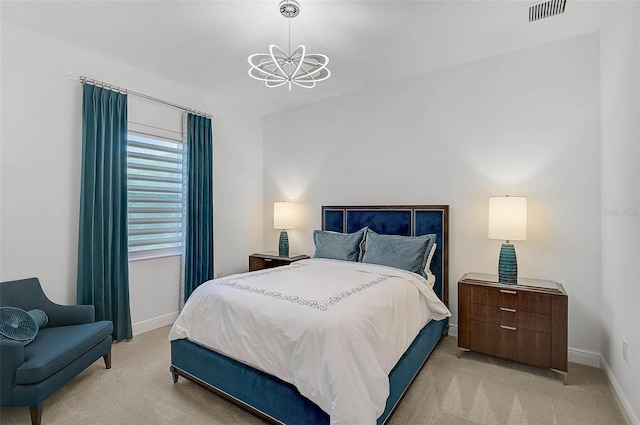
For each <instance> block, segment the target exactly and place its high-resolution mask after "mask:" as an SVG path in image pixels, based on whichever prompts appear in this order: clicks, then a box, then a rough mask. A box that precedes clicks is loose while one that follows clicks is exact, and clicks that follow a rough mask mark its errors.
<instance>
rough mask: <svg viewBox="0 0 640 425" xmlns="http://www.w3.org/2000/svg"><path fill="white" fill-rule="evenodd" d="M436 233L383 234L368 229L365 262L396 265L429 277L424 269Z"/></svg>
mask: <svg viewBox="0 0 640 425" xmlns="http://www.w3.org/2000/svg"><path fill="white" fill-rule="evenodd" d="M435 242H436V235H435V234H428V235H423V236H400V235H381V234H378V233H376V232H374V231H373V230H371V229H368V230H367V235H366V239H365V246H366V249H365V251H364V255H363V256H362V262H363V263H371V264H379V265H382V266H390V267H395V268H398V269H402V270H407V271H410V272H414V273H417V274H419V275H420V276H422V277H425V278H426V277H427V276H426V273H425V271H424V269H425V264H426V262H427V257H428V256H429V252H430V251H431V247H432V246H433V244H434V243H435Z"/></svg>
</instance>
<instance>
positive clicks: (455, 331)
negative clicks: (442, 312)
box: [449, 323, 458, 338]
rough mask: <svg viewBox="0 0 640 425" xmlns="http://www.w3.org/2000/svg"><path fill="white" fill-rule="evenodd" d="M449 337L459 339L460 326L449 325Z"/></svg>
mask: <svg viewBox="0 0 640 425" xmlns="http://www.w3.org/2000/svg"><path fill="white" fill-rule="evenodd" d="M449 336H455V337H456V338H457V337H458V325H457V324H456V323H449Z"/></svg>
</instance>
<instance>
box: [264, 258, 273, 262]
mask: <svg viewBox="0 0 640 425" xmlns="http://www.w3.org/2000/svg"><path fill="white" fill-rule="evenodd" d="M272 261H273V260H272V259H271V258H265V259H264V262H265V263H270V262H272Z"/></svg>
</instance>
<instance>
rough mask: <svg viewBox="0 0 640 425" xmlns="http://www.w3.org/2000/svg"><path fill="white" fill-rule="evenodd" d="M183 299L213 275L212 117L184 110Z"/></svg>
mask: <svg viewBox="0 0 640 425" xmlns="http://www.w3.org/2000/svg"><path fill="white" fill-rule="evenodd" d="M186 130H187V131H186V132H187V145H186V157H187V159H186V163H187V188H186V194H187V199H186V204H187V205H186V214H187V220H186V221H187V227H186V237H185V258H184V264H185V270H184V272H185V273H184V300H185V301H186V300H187V298H189V295H191V293H192V292H193V290H194V289H196V288H197V287H198V285H200V284H201V283H203V282H206V281H207V280H210V279H213V135H212V128H211V119H209V118H206V117H202V116H199V115H194V114H187V128H186Z"/></svg>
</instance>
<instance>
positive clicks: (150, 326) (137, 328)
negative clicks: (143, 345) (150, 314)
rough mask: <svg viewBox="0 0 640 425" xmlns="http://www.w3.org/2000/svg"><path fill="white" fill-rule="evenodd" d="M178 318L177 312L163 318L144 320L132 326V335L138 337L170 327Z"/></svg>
mask: <svg viewBox="0 0 640 425" xmlns="http://www.w3.org/2000/svg"><path fill="white" fill-rule="evenodd" d="M177 318H178V312H177V311H176V312H175V313H169V314H165V315H164V316H160V317H154V318H153V319H149V320H144V321H142V322H138V323H135V324H134V325H133V335H134V336H136V335H140V334H142V333H145V332H149V331H152V330H154V329H158V328H161V327H163V326H167V325H171V324H173V322H175V321H176V319H177Z"/></svg>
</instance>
